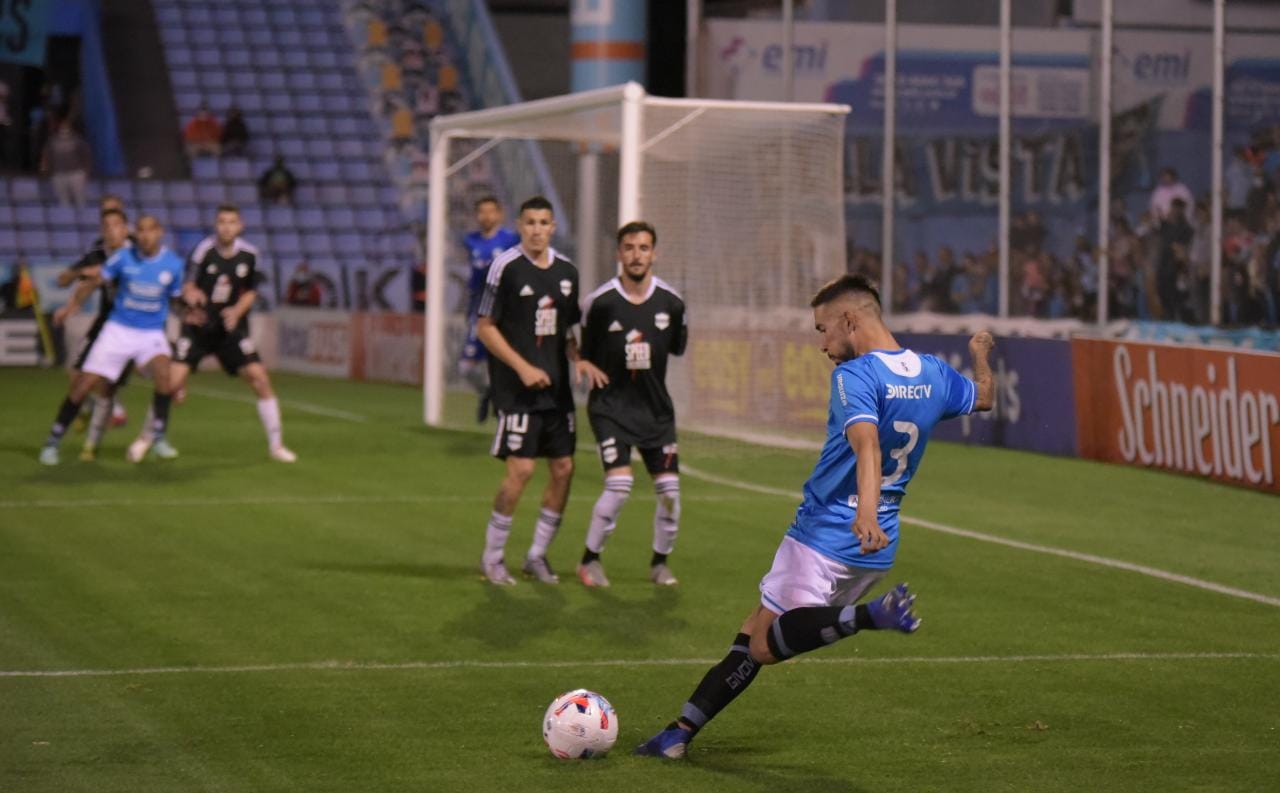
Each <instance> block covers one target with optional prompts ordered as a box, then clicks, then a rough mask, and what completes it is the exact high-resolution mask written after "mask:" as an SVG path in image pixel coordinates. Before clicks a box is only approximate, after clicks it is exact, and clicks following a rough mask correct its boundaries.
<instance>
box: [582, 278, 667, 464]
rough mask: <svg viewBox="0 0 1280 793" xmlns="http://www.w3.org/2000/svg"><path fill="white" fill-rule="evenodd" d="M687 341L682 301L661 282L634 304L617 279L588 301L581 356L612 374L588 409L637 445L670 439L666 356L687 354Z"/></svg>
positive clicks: (589, 297)
mask: <svg viewBox="0 0 1280 793" xmlns="http://www.w3.org/2000/svg"><path fill="white" fill-rule="evenodd" d="M688 339H689V332H688V327H687V326H686V324H685V313H684V301H683V300H681V299H680V295H679V294H677V293H676V291H675V290H674V289H672V288H671V287H670V286H669V285H667V283H666V282H665V281H663V280H662V279H661V278H656V277H655V278H654V279H653V281H652V283H651V284H650V285H649V293H648V294H647V295H645V298H644V300H643V301H642V302H640V303H633V302H631V301H630V300H629V299H628V298H627V295H626V293H625V292H624V291H623V288H622V281H621V280H619V279H618V278H614V279H613V280H612V281H608V282H607V283H605V284H604V285H603V286H601V287H600V288H599V289H597V290H596V291H594V292H592V293H591V294H590V295H589V296H588V298H587V308H586V316H585V318H584V319H583V321H582V355H583V357H585V358H587V359H588V360H590V361H591V362H592V363H594V364H595V365H596V366H598V367H600V369H602V370H603V371H604V373H605V374H606V375H608V376H609V384H608V385H607V386H605V387H604V388H597V389H594V390H593V391H592V392H591V397H590V399H589V400H588V402H587V411H588V412H589V413H590V414H591V415H593V416H596V415H600V416H607V417H608V418H609V419H610V420H611V421H612V422H613V423H614V424H616V425H618V426H619V427H620V428H621V429H622V430H624V431H625V432H627V433H629V434H630V436H631V437H630V438H628V440H629V441H630V442H631V443H632V444H633V445H636V446H646V445H654V444H658V443H662V442H669V441H664V440H663V439H664V438H669V437H670V435H671V433H672V431H673V429H674V424H675V408H674V407H673V406H672V404H671V394H669V393H668V392H667V382H666V381H667V358H668V356H671V355H683V354H684V349H685V345H686V344H687V342H688Z"/></svg>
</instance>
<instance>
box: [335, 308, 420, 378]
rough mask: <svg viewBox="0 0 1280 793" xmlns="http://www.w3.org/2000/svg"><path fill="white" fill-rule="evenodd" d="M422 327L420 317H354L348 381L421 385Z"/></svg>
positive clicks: (384, 314) (411, 315)
mask: <svg viewBox="0 0 1280 793" xmlns="http://www.w3.org/2000/svg"><path fill="white" fill-rule="evenodd" d="M423 324H424V323H423V319H422V315H421V314H392V313H377V314H353V315H352V326H353V328H354V330H355V334H354V336H353V338H352V342H353V345H352V355H351V377H353V378H354V379H356V380H382V381H387V382H392V383H421V382H422V345H423Z"/></svg>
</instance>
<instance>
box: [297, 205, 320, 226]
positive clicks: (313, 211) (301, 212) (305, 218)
mask: <svg viewBox="0 0 1280 793" xmlns="http://www.w3.org/2000/svg"><path fill="white" fill-rule="evenodd" d="M295 215H296V219H297V223H298V226H299V227H301V228H304V229H323V228H325V212H324V210H322V209H320V208H319V207H300V208H298V210H297V212H296V213H295Z"/></svg>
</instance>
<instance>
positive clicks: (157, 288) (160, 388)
mask: <svg viewBox="0 0 1280 793" xmlns="http://www.w3.org/2000/svg"><path fill="white" fill-rule="evenodd" d="M137 233H138V245H137V247H133V248H121V249H120V250H118V251H116V252H115V253H114V254H113V255H112V256H111V258H109V259H107V261H106V263H105V264H103V265H102V271H101V274H100V275H99V276H97V277H98V278H101V279H103V280H115V281H116V283H117V285H116V299H115V303H114V305H113V306H112V308H111V314H110V315H109V316H108V317H107V322H106V324H105V325H103V326H102V332H101V333H100V334H99V335H98V338H97V340H96V341H95V342H94V344H93V347H92V348H91V349H90V351H89V355H88V357H87V358H86V359H85V361H84V364H83V365H82V366H81V367H80V374H79V375H77V376H76V379H75V380H74V381H73V382H72V384H71V389H70V391H68V393H67V397H66V399H64V400H63V402H62V406H61V407H60V408H58V416H57V418H56V419H54V422H53V426H52V427H51V428H50V430H49V436H48V438H47V439H46V440H45V444H44V448H42V449H41V450H40V462H41V463H44V464H45V465H57V464H58V445H59V444H60V443H61V442H62V436H63V435H64V434H66V431H67V427H68V425H69V424H70V423H71V421H72V420H73V419H74V418H75V417H76V415H77V414H78V413H79V412H80V405H81V403H82V402H84V400H85V398H86V397H88V396H89V394H90V392H92V391H93V388H94V386H96V385H97V384H98V382H99V381H101V380H104V379H105V380H110V381H113V382H114V381H115V380H117V379H119V377H120V373H121V372H123V371H124V368H125V366H126V365H128V363H129V362H130V361H133V362H134V363H135V364H136V365H137V366H138V367H139V368H150V370H151V378H152V380H153V381H154V382H155V384H156V390H155V396H154V398H153V400H152V408H153V410H154V412H155V419H154V423H153V427H152V429H153V431H154V433H155V438H156V445H155V446H154V447H153V448H154V449H155V450H156V451H157V453H158V454H159V453H160V452H161V450H162V449H166V448H169V447H168V445H167V444H165V443H164V433H165V428H166V425H167V424H168V422H169V403H170V399H171V397H170V390H169V351H170V347H169V340H168V338H167V337H166V336H165V333H164V325H165V319H166V318H167V317H168V316H169V301H170V300H173V299H177V298H179V297H180V296H181V295H182V276H183V269H184V267H183V263H182V259H180V258H178V257H177V256H176V255H175V254H174V253H173V252H172V251H170V250H169V249H168V248H166V247H164V246H163V245H161V244H160V243H161V240H163V239H164V228H162V227H161V225H160V221H159V220H157V219H156V218H155V216H153V215H143V216H142V217H140V218H138V229H137ZM161 456H167V455H163V454H161ZM173 456H176V453H175V454H174V455H173Z"/></svg>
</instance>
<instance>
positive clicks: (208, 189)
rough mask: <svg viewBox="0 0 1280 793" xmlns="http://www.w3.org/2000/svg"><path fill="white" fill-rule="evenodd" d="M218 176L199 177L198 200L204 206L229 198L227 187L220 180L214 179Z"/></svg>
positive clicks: (196, 185) (197, 180)
mask: <svg viewBox="0 0 1280 793" xmlns="http://www.w3.org/2000/svg"><path fill="white" fill-rule="evenodd" d="M214 179H216V176H210V177H206V178H204V179H200V178H198V177H197V179H196V183H195V188H196V202H197V203H199V204H201V205H203V206H213V205H216V204H219V203H221V202H223V201H226V200H227V191H226V188H225V187H223V186H222V184H221V183H220V182H215V181H213V180H214Z"/></svg>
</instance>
